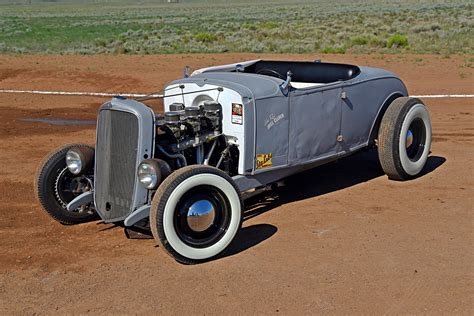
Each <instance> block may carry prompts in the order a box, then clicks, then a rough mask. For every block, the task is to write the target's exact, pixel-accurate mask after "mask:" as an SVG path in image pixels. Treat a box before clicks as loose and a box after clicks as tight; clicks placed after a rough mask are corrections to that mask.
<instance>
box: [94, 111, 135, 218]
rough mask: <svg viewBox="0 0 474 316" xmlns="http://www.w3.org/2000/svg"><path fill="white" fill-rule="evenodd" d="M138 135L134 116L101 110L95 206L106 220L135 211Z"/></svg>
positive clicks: (97, 145)
mask: <svg viewBox="0 0 474 316" xmlns="http://www.w3.org/2000/svg"><path fill="white" fill-rule="evenodd" d="M138 135H139V126H138V118H137V117H136V116H135V115H133V114H131V113H128V112H122V111H116V110H102V111H100V113H99V118H98V122H97V143H96V151H95V159H96V160H95V161H96V162H95V186H94V187H95V203H96V208H97V211H98V212H99V213H100V215H101V217H102V219H104V220H105V221H114V220H121V219H123V218H125V217H126V216H127V215H128V214H130V212H131V211H132V208H133V194H134V185H135V171H136V163H137V148H138Z"/></svg>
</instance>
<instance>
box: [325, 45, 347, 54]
mask: <svg viewBox="0 0 474 316" xmlns="http://www.w3.org/2000/svg"><path fill="white" fill-rule="evenodd" d="M321 53H323V54H345V53H346V48H345V47H325V48H323V49H321Z"/></svg>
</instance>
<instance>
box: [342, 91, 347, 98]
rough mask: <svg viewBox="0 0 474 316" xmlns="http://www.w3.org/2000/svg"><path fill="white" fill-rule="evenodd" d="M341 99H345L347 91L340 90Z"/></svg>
mask: <svg viewBox="0 0 474 316" xmlns="http://www.w3.org/2000/svg"><path fill="white" fill-rule="evenodd" d="M341 99H347V92H346V91H342V92H341Z"/></svg>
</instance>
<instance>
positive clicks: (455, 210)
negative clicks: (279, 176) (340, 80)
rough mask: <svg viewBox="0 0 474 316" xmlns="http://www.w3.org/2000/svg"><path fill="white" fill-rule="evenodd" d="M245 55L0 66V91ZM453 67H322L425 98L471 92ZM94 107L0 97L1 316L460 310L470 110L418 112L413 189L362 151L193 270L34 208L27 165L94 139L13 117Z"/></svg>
mask: <svg viewBox="0 0 474 316" xmlns="http://www.w3.org/2000/svg"><path fill="white" fill-rule="evenodd" d="M258 57H261V56H257V55H249V54H240V55H231V54H227V55H182V56H181V55H180V56H176V55H164V56H24V57H22V56H20V57H13V56H0V89H44V90H59V91H60V90H64V91H104V92H116V91H123V92H150V91H158V90H161V88H162V87H163V85H164V84H165V83H167V82H169V81H171V80H172V79H175V78H178V77H180V76H182V69H183V67H184V66H185V65H190V66H191V67H192V68H194V69H195V68H197V67H201V66H207V65H211V64H219V63H222V62H235V61H239V60H243V59H254V58H258ZM266 57H268V56H266ZM271 57H272V58H273V59H286V58H292V59H308V60H312V59H315V57H314V56H295V55H293V56H271ZM468 57H469V56H468ZM468 57H463V56H456V57H451V58H449V59H446V58H442V57H441V56H400V55H395V56H388V55H386V56H384V57H381V56H372V57H367V56H324V57H323V59H324V60H325V61H344V62H353V63H357V64H364V65H370V66H375V67H384V68H388V69H391V70H393V71H395V72H396V73H398V74H399V75H400V76H401V77H402V78H403V79H404V80H405V82H406V83H407V86H408V88H409V90H410V92H411V93H412V94H435V93H436V94H438V93H473V92H474V74H473V68H468V67H466V66H464V63H465V60H466V59H467V58H468ZM471 58H472V56H471ZM420 59H422V60H421V61H420ZM105 100H106V99H104V98H96V97H66V96H37V95H19V94H0V117H1V124H0V166H1V168H0V252H1V256H0V314H10V313H12V312H15V313H53V312H57V313H62V314H63V313H88V312H91V313H147V312H148V313H151V312H161V313H164V314H183V313H197V314H222V313H224V312H225V313H229V312H230V313H242V314H244V313H245V314H246V313H277V312H281V313H287V314H290V313H295V314H296V313H332V314H347V313H357V314H367V313H377V314H380V313H386V314H405V313H434V314H438V313H447V314H452V313H455V314H466V315H467V314H473V313H474V298H473V293H474V279H473V277H474V266H473V263H472V262H474V255H473V250H474V247H473V246H474V225H473V223H474V221H473V195H474V191H473V188H474V186H473V179H474V177H473V175H474V173H473V166H474V163H473V157H474V120H473V106H474V100H473V99H436V100H434V99H426V100H425V102H426V103H427V104H428V107H429V110H430V112H431V115H432V121H433V130H434V135H433V145H432V154H431V157H430V158H429V161H428V165H427V167H426V170H425V172H424V175H423V176H422V177H420V178H418V179H415V180H412V181H409V182H394V181H389V180H388V179H387V178H386V177H385V176H384V175H383V173H382V171H381V169H380V167H379V165H378V162H377V157H376V155H374V153H370V152H369V153H364V154H360V155H357V156H354V157H352V158H348V159H346V160H342V161H340V162H339V163H337V164H332V165H329V166H324V167H321V168H317V169H315V170H313V171H311V172H307V173H305V174H303V175H298V176H295V177H293V178H291V179H290V180H289V181H288V185H287V186H286V187H285V188H282V189H281V190H279V191H278V192H274V193H272V194H270V195H267V196H266V197H265V198H264V199H261V200H260V201H254V203H253V205H249V206H248V209H247V210H246V217H247V220H246V221H245V222H244V228H243V230H242V232H241V234H240V235H239V236H238V238H237V240H236V242H235V243H234V244H233V245H232V247H231V249H230V251H229V252H228V253H227V254H226V256H225V257H224V258H221V259H219V260H216V261H213V262H209V263H205V264H201V265H197V266H183V265H179V264H177V263H176V262H174V261H173V260H172V259H171V258H169V257H168V256H166V255H165V254H164V252H163V251H161V250H160V249H159V248H157V247H156V243H155V241H154V240H128V239H127V238H126V237H125V235H124V232H123V228H121V227H118V226H114V225H111V224H103V223H100V222H92V223H88V224H83V225H78V226H62V225H60V224H58V223H56V222H54V221H53V220H51V219H50V218H49V217H48V216H47V215H46V214H45V213H44V212H43V211H42V210H41V208H40V206H39V205H38V203H37V202H36V201H35V198H34V196H33V189H32V185H33V175H34V171H35V168H36V166H37V164H38V163H39V161H40V159H41V158H42V157H43V156H44V155H45V154H46V153H47V152H48V151H50V150H51V149H53V148H55V147H57V146H59V145H62V144H65V143H71V142H85V143H93V142H94V127H93V126H74V127H64V126H50V125H47V124H44V123H32V122H24V121H20V119H22V118H38V117H60V118H74V119H78V118H80V119H94V118H95V114H96V110H97V108H98V106H99V105H100V103H101V102H103V101H105ZM156 108H157V109H159V105H156Z"/></svg>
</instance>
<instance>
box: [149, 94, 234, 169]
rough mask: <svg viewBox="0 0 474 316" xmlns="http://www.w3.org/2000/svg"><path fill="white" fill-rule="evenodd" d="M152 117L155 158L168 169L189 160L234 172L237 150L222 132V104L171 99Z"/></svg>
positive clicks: (230, 139) (193, 162) (179, 165)
mask: <svg viewBox="0 0 474 316" xmlns="http://www.w3.org/2000/svg"><path fill="white" fill-rule="evenodd" d="M169 108H170V111H169V112H166V113H164V115H160V116H158V117H157V118H156V125H157V130H156V141H155V158H157V159H161V160H164V161H165V162H166V163H167V164H168V165H169V167H170V169H171V170H175V169H179V168H181V167H184V166H186V165H191V164H205V165H211V166H214V167H216V168H219V169H221V170H223V171H225V172H226V173H228V174H229V175H231V176H232V175H235V174H237V167H238V160H239V150H238V148H237V146H236V145H235V142H233V140H232V137H228V136H225V135H223V134H222V106H221V104H219V103H218V102H216V101H205V102H203V103H202V105H200V106H187V107H186V106H185V105H184V104H183V103H173V104H171V105H170V107H169Z"/></svg>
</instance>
